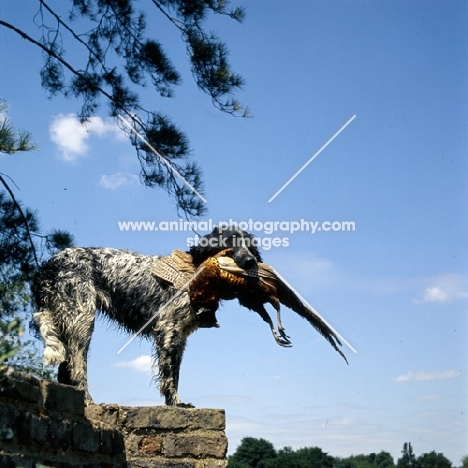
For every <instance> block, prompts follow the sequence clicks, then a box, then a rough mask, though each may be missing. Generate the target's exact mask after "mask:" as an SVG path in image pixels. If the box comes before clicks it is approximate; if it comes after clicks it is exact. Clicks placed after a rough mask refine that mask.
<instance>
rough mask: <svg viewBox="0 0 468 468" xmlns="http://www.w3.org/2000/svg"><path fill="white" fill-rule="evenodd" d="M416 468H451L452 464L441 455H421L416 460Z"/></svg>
mask: <svg viewBox="0 0 468 468" xmlns="http://www.w3.org/2000/svg"><path fill="white" fill-rule="evenodd" d="M417 467H418V468H452V462H451V461H450V460H449V459H448V458H446V457H445V456H444V455H443V454H442V453H436V452H434V451H432V452H429V453H423V454H422V455H420V456H419V457H418V459H417Z"/></svg>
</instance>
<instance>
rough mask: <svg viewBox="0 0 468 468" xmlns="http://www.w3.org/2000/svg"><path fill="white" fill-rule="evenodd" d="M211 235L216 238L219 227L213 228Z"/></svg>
mask: <svg viewBox="0 0 468 468" xmlns="http://www.w3.org/2000/svg"><path fill="white" fill-rule="evenodd" d="M211 234H213V235H215V236H217V235H218V234H219V227H218V226H215V227H214V229H213V232H212V233H211Z"/></svg>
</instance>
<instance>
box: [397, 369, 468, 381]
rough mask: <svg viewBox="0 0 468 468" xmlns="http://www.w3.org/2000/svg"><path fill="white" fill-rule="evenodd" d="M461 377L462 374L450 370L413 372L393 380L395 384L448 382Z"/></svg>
mask: <svg viewBox="0 0 468 468" xmlns="http://www.w3.org/2000/svg"><path fill="white" fill-rule="evenodd" d="M459 376H460V372H458V371H455V370H448V371H443V372H424V371H420V372H412V371H409V372H407V373H406V374H401V375H399V376H398V377H395V378H394V379H393V381H394V382H421V381H427V380H447V379H454V378H456V377H459Z"/></svg>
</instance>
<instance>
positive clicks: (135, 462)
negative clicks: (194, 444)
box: [127, 457, 196, 468]
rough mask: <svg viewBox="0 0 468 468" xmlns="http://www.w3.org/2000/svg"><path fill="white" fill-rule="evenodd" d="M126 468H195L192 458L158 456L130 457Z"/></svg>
mask: <svg viewBox="0 0 468 468" xmlns="http://www.w3.org/2000/svg"><path fill="white" fill-rule="evenodd" d="M127 468H196V462H195V461H194V460H184V461H170V460H164V459H160V458H156V457H155V458H132V459H130V460H129V461H127Z"/></svg>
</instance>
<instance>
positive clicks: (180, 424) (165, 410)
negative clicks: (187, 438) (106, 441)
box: [87, 406, 226, 431]
mask: <svg viewBox="0 0 468 468" xmlns="http://www.w3.org/2000/svg"><path fill="white" fill-rule="evenodd" d="M121 410H122V413H123V414H124V417H123V421H122V423H123V425H124V426H125V427H126V428H127V429H129V430H133V429H148V428H152V429H158V430H183V429H187V428H190V429H202V430H221V431H223V430H224V429H225V427H226V414H225V412H224V410H217V409H196V408H178V407H174V406H150V407H134V408H130V407H122V408H121ZM87 414H88V413H87ZM94 417H96V416H94ZM99 417H100V418H103V417H102V416H99ZM91 419H92V418H91ZM101 420H103V419H101Z"/></svg>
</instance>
